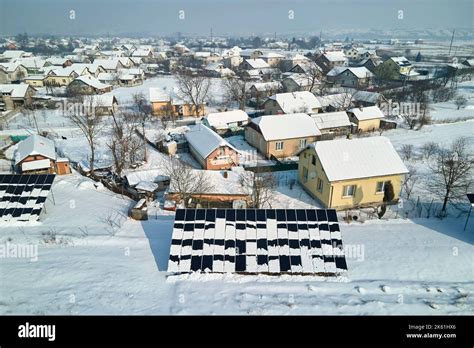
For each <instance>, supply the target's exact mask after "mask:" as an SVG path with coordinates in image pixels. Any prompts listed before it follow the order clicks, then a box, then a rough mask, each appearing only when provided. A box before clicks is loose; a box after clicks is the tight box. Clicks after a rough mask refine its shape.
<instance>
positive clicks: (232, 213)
mask: <svg viewBox="0 0 474 348" xmlns="http://www.w3.org/2000/svg"><path fill="white" fill-rule="evenodd" d="M226 219H227V221H235V210H234V209H227V214H226Z"/></svg>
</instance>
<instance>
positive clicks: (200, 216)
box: [196, 209, 206, 220]
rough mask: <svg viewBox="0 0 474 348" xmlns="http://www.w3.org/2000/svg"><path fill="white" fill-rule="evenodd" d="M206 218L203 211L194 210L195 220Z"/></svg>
mask: <svg viewBox="0 0 474 348" xmlns="http://www.w3.org/2000/svg"><path fill="white" fill-rule="evenodd" d="M205 218H206V210H205V209H196V220H204V219H205Z"/></svg>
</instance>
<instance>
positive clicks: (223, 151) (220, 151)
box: [219, 147, 225, 156]
mask: <svg viewBox="0 0 474 348" xmlns="http://www.w3.org/2000/svg"><path fill="white" fill-rule="evenodd" d="M219 155H220V156H225V149H224V148H223V147H221V148H220V149H219Z"/></svg>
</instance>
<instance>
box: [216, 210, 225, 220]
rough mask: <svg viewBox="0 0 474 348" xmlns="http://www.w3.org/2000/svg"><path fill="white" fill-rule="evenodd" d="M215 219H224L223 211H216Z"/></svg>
mask: <svg viewBox="0 0 474 348" xmlns="http://www.w3.org/2000/svg"><path fill="white" fill-rule="evenodd" d="M216 217H217V218H219V219H225V209H217V211H216Z"/></svg>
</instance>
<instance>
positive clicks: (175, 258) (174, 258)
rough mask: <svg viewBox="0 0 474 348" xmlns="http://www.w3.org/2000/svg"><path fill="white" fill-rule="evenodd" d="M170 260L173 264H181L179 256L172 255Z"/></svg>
mask: <svg viewBox="0 0 474 348" xmlns="http://www.w3.org/2000/svg"><path fill="white" fill-rule="evenodd" d="M170 260H171V261H173V262H179V256H178V255H170Z"/></svg>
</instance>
